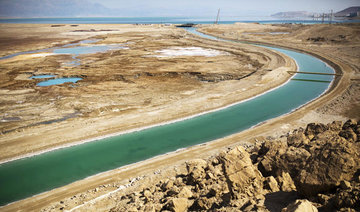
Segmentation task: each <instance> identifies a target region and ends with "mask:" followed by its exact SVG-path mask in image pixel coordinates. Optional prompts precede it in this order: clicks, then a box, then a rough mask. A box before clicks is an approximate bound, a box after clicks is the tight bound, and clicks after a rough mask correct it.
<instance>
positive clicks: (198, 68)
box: [0, 25, 295, 161]
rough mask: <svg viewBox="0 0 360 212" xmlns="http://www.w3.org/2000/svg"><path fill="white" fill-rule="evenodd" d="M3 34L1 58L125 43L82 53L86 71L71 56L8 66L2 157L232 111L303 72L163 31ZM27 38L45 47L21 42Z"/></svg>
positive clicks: (22, 30)
mask: <svg viewBox="0 0 360 212" xmlns="http://www.w3.org/2000/svg"><path fill="white" fill-rule="evenodd" d="M53 29H54V31H51V30H53ZM2 30H4V32H5V33H3V34H2V35H0V38H1V39H2V41H3V42H1V45H0V46H3V48H2V50H1V51H0V54H1V55H7V54H10V53H15V52H21V51H28V50H32V49H39V48H49V47H54V46H55V47H59V46H61V45H64V44H74V43H76V42H78V41H80V40H84V39H98V40H97V42H96V43H93V44H81V45H80V46H89V45H112V44H120V45H123V46H124V47H126V48H124V49H118V50H113V51H109V52H103V53H96V54H87V55H80V56H78V57H77V58H78V59H80V60H81V64H80V65H79V66H69V65H68V63H69V62H71V61H73V58H72V55H49V56H42V55H41V56H38V55H35V56H36V57H35V56H34V57H28V56H24V55H20V56H16V57H13V58H9V59H5V60H1V61H0V70H1V72H0V81H1V83H0V84H1V86H0V101H1V104H0V111H1V112H2V113H1V114H2V116H1V117H0V120H1V122H0V130H1V133H2V134H1V136H0V147H1V148H0V160H2V161H3V160H7V159H11V158H14V157H21V156H23V155H26V154H32V153H36V152H41V151H46V150H49V149H51V148H56V147H59V146H63V145H67V144H72V143H75V142H79V141H83V140H87V139H93V138H94V137H99V136H100V137H101V136H106V135H108V134H111V133H118V132H121V131H126V130H129V129H135V128H139V127H144V126H149V125H153V124H159V123H163V122H166V121H170V120H174V119H178V118H183V117H186V116H191V115H194V114H198V113H201V112H205V111H209V110H212V109H216V108H219V107H223V106H226V105H229V104H231V103H234V102H237V101H241V100H243V99H246V98H250V97H252V96H254V95H256V94H259V93H262V92H265V91H267V90H269V89H270V88H273V87H276V86H278V85H280V84H282V83H284V82H285V81H286V80H287V79H288V78H289V77H290V75H289V74H287V72H286V71H287V70H294V69H295V64H294V63H293V61H292V60H291V59H290V58H288V57H286V56H284V55H282V54H279V53H276V52H273V51H270V50H266V49H263V48H258V47H254V46H250V45H246V44H228V43H222V42H216V41H209V40H204V39H201V38H199V37H196V36H193V35H191V34H189V33H186V32H185V31H184V30H182V29H178V28H175V27H166V26H160V25H154V26H135V25H79V26H77V27H72V26H68V25H67V26H60V27H51V25H2ZM47 33H49V34H47ZM10 35H12V36H10ZM50 38H52V39H54V41H52V42H49V40H48V39H50ZM13 39H15V40H21V42H20V41H19V42H12V41H13ZM7 40H9V41H11V42H9V43H10V44H11V45H10V44H8V43H7V42H6V41H7ZM28 40H29V41H34V42H35V41H36V42H35V43H36V45H35V44H34V45H32V43H31V42H30V43H29V44H27V45H22V44H23V43H26V42H27V41H28ZM169 53H170V55H169ZM194 54H195V55H194ZM42 74H52V75H56V77H57V78H60V77H81V78H82V80H81V81H78V82H77V83H76V84H72V83H66V84H62V85H54V86H49V87H38V86H36V84H37V83H39V82H40V81H44V79H29V77H31V76H32V75H42Z"/></svg>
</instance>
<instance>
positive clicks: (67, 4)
mask: <svg viewBox="0 0 360 212" xmlns="http://www.w3.org/2000/svg"><path fill="white" fill-rule="evenodd" d="M118 15H119V14H118V11H115V10H112V9H109V8H106V7H104V6H103V5H101V4H96V3H91V2H89V1H87V0H1V1H0V17H73V16H78V17H79V16H118Z"/></svg>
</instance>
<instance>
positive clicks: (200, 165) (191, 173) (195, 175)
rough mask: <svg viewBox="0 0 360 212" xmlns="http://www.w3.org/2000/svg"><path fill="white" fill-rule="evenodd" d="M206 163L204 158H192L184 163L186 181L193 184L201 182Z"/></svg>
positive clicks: (204, 174)
mask: <svg viewBox="0 0 360 212" xmlns="http://www.w3.org/2000/svg"><path fill="white" fill-rule="evenodd" d="M206 166H207V163H206V161H205V160H201V159H198V160H192V161H189V162H187V163H186V168H187V170H188V182H189V183H190V184H191V185H195V184H197V183H199V182H201V181H202V180H203V179H204V178H205V177H206V173H205V170H204V169H205V167H206Z"/></svg>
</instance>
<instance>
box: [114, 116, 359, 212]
mask: <svg viewBox="0 0 360 212" xmlns="http://www.w3.org/2000/svg"><path fill="white" fill-rule="evenodd" d="M359 175H360V123H357V122H356V121H354V120H349V121H347V122H345V123H344V124H343V123H342V122H338V121H335V122H333V123H331V124H327V125H325V124H314V123H312V124H308V125H307V127H306V129H303V128H300V129H297V130H294V131H293V132H292V133H288V135H286V136H282V137H280V139H276V140H275V139H265V140H264V141H257V142H256V143H255V144H254V145H249V146H245V147H243V146H238V147H235V148H233V149H229V150H228V151H224V152H221V153H220V154H219V155H217V156H215V157H211V158H208V159H206V160H203V159H196V160H192V161H189V162H187V163H186V171H184V172H183V173H181V174H176V175H174V176H172V177H171V178H168V179H162V180H157V181H154V182H152V183H150V184H149V185H150V186H148V187H145V188H141V189H140V190H138V191H136V190H135V191H134V190H129V191H128V192H127V191H125V193H124V194H123V195H122V196H121V198H118V199H116V207H114V208H112V209H111V211H161V210H169V211H209V210H210V211H359V210H360V176H359Z"/></svg>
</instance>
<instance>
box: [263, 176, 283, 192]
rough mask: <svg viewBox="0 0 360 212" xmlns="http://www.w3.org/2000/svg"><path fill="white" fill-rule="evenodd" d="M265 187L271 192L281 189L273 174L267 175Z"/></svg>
mask: <svg viewBox="0 0 360 212" xmlns="http://www.w3.org/2000/svg"><path fill="white" fill-rule="evenodd" d="M265 188H266V189H268V190H270V191H271V192H277V191H280V189H279V185H278V183H277V181H276V180H275V178H274V177H273V176H270V177H267V178H266V180H265Z"/></svg>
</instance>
